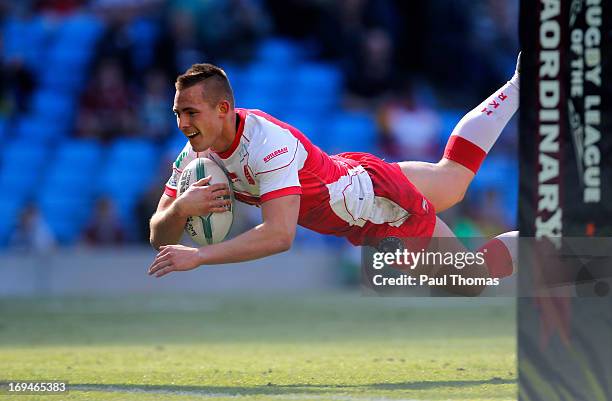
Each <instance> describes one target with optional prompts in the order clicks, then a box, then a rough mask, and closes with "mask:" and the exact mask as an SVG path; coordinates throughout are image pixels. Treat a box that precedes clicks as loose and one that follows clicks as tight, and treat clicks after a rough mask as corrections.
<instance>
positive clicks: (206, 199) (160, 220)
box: [150, 176, 230, 250]
mask: <svg viewBox="0 0 612 401" xmlns="http://www.w3.org/2000/svg"><path fill="white" fill-rule="evenodd" d="M210 179H211V177H210V176H208V177H206V178H203V179H201V180H199V181H198V182H196V183H194V184H193V185H192V186H191V187H190V188H189V189H188V190H187V191H185V193H184V194H182V195H181V196H179V197H178V198H176V199H175V198H173V197H171V196H168V195H165V194H163V195H162V197H161V199H160V200H159V204H158V205H157V211H156V212H155V214H154V215H153V217H151V222H150V229H151V236H150V242H151V245H152V246H153V247H154V248H155V249H157V250H159V249H160V247H161V246H163V245H168V244H176V243H178V242H179V240H180V239H181V235H182V233H183V229H184V228H185V223H186V222H187V218H188V217H189V216H203V215H207V214H208V213H210V212H212V213H221V212H225V211H226V209H225V207H226V206H228V205H229V204H230V201H229V200H226V199H219V197H223V196H224V195H229V189H228V187H227V185H225V184H213V185H208V182H209V181H210Z"/></svg>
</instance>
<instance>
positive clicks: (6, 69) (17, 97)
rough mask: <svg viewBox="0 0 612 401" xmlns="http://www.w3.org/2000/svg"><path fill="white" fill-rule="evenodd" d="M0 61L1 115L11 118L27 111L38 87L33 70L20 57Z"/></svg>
mask: <svg viewBox="0 0 612 401" xmlns="http://www.w3.org/2000/svg"><path fill="white" fill-rule="evenodd" d="M0 63H1V64H0V115H2V116H5V117H6V118H10V117H13V116H15V115H16V114H19V113H25V112H27V111H28V108H29V103H30V97H31V96H32V93H33V91H34V89H35V88H36V82H35V81H34V77H33V75H32V72H31V71H30V70H29V69H28V67H27V66H26V65H25V64H24V63H23V61H22V60H20V59H13V60H9V61H4V62H2V61H0Z"/></svg>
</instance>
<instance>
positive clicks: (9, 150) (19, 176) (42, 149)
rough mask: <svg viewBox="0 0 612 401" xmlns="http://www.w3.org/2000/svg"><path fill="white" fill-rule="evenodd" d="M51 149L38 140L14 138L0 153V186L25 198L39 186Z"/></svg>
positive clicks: (15, 195)
mask: <svg viewBox="0 0 612 401" xmlns="http://www.w3.org/2000/svg"><path fill="white" fill-rule="evenodd" d="M50 154H51V149H50V148H49V147H48V146H45V145H44V144H42V143H39V142H36V141H32V142H30V141H25V140H23V141H20V140H13V141H11V142H9V143H8V144H7V145H6V147H5V148H4V149H3V150H2V151H1V153H0V188H4V190H5V191H7V192H6V193H7V194H10V197H11V198H13V197H14V198H18V199H25V198H27V197H29V196H31V195H32V194H33V193H34V191H35V190H36V189H37V188H38V186H39V184H40V180H41V178H42V177H43V174H44V172H45V168H46V163H47V162H48V160H49V157H50Z"/></svg>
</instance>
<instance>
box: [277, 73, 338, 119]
mask: <svg viewBox="0 0 612 401" xmlns="http://www.w3.org/2000/svg"><path fill="white" fill-rule="evenodd" d="M342 85H343V82H342V75H341V73H340V70H339V69H338V68H337V67H335V66H334V65H332V64H319V63H309V64H303V65H301V66H300V67H299V68H297V69H296V70H295V71H294V73H293V75H292V83H291V86H290V92H289V93H288V94H287V96H288V97H287V101H286V106H287V107H288V108H289V109H290V110H291V111H292V112H296V113H311V114H318V113H321V112H328V111H330V110H332V109H334V108H337V107H338V106H339V105H340V100H341V96H342Z"/></svg>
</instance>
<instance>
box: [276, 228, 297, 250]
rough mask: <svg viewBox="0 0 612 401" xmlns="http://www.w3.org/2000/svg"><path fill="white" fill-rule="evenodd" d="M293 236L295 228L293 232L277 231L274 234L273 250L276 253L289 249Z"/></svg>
mask: <svg viewBox="0 0 612 401" xmlns="http://www.w3.org/2000/svg"><path fill="white" fill-rule="evenodd" d="M294 238H295V230H293V232H285V231H283V232H277V233H276V234H275V235H274V250H275V251H276V252H277V253H281V252H286V251H288V250H289V249H291V246H292V245H293V240H294Z"/></svg>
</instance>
